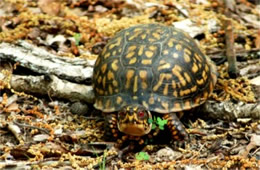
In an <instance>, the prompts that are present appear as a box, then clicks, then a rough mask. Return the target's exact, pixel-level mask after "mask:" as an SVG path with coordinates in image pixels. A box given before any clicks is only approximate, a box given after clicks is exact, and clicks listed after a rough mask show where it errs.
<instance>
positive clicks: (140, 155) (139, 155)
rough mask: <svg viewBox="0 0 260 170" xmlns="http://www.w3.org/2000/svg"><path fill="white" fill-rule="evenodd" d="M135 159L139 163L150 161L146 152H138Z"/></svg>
mask: <svg viewBox="0 0 260 170" xmlns="http://www.w3.org/2000/svg"><path fill="white" fill-rule="evenodd" d="M135 158H136V159H137V160H140V161H147V160H149V159H150V156H149V155H148V153H146V152H139V153H137V154H136V155H135Z"/></svg>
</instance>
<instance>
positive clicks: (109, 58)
mask: <svg viewBox="0 0 260 170" xmlns="http://www.w3.org/2000/svg"><path fill="white" fill-rule="evenodd" d="M216 79H217V73H216V67H215V65H214V64H213V63H212V61H211V60H210V59H209V58H208V57H206V56H205V55H204V54H203V53H202V52H201V50H200V49H199V47H198V46H197V44H196V43H195V41H194V40H193V39H192V38H191V37H190V36H188V35H187V34H186V33H184V32H182V31H181V30H179V29H176V28H174V27H171V26H164V25H161V24H143V25H137V26H133V27H130V28H127V29H125V30H122V31H120V32H118V33H117V34H116V35H115V36H114V37H113V38H112V39H111V40H110V41H109V42H108V43H107V45H106V46H105V47H104V49H103V51H102V53H101V54H100V55H99V57H98V58H97V60H96V63H95V66H94V74H93V89H94V93H95V104H94V107H95V108H96V109H98V110H101V111H102V112H103V113H105V117H106V121H107V122H108V124H107V127H108V129H107V130H108V132H107V133H110V134H111V135H113V136H114V137H119V133H121V134H122V135H121V137H120V140H119V141H120V142H122V141H124V140H126V139H129V138H133V139H140V137H142V136H146V135H148V134H149V133H150V132H151V129H152V123H151V121H150V120H151V119H152V115H154V114H157V115H160V116H161V120H167V127H168V128H169V130H170V132H171V134H172V138H173V139H174V140H176V141H177V140H183V139H185V138H186V137H187V133H186V131H185V128H184V126H183V125H182V123H181V122H180V120H179V115H180V114H177V113H180V112H182V111H186V110H190V109H192V108H194V107H197V106H199V105H201V104H203V103H204V102H205V101H206V99H207V98H208V96H209V95H210V94H211V92H212V91H213V88H214V85H215V83H216ZM150 136H151V135H150Z"/></svg>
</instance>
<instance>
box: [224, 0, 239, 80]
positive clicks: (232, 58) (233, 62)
mask: <svg viewBox="0 0 260 170" xmlns="http://www.w3.org/2000/svg"><path fill="white" fill-rule="evenodd" d="M228 3H229V1H228V0H225V7H226V9H225V15H226V16H227V17H229V16H230V12H229V9H228V5H229V4H228ZM224 27H225V33H226V34H225V38H226V56H227V60H228V74H229V76H230V77H231V78H236V77H237V75H238V72H237V59H236V55H235V50H234V34H233V24H232V21H231V20H230V19H226V20H224Z"/></svg>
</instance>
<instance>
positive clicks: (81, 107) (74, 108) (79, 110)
mask: <svg viewBox="0 0 260 170" xmlns="http://www.w3.org/2000/svg"><path fill="white" fill-rule="evenodd" d="M88 110H89V108H88V105H87V104H85V103H81V102H75V103H73V104H72V105H71V106H70V111H71V113H73V114H86V113H87V112H88Z"/></svg>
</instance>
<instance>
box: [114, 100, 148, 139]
mask: <svg viewBox="0 0 260 170" xmlns="http://www.w3.org/2000/svg"><path fill="white" fill-rule="evenodd" d="M149 119H152V115H151V112H150V111H148V110H147V109H145V108H144V107H143V106H140V105H129V106H125V107H123V108H122V109H121V110H119V112H118V123H117V127H118V129H119V131H121V132H123V133H125V134H128V135H132V136H143V135H146V134H148V133H149V132H150V131H151V129H152V124H151V123H149V121H148V120H149Z"/></svg>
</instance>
